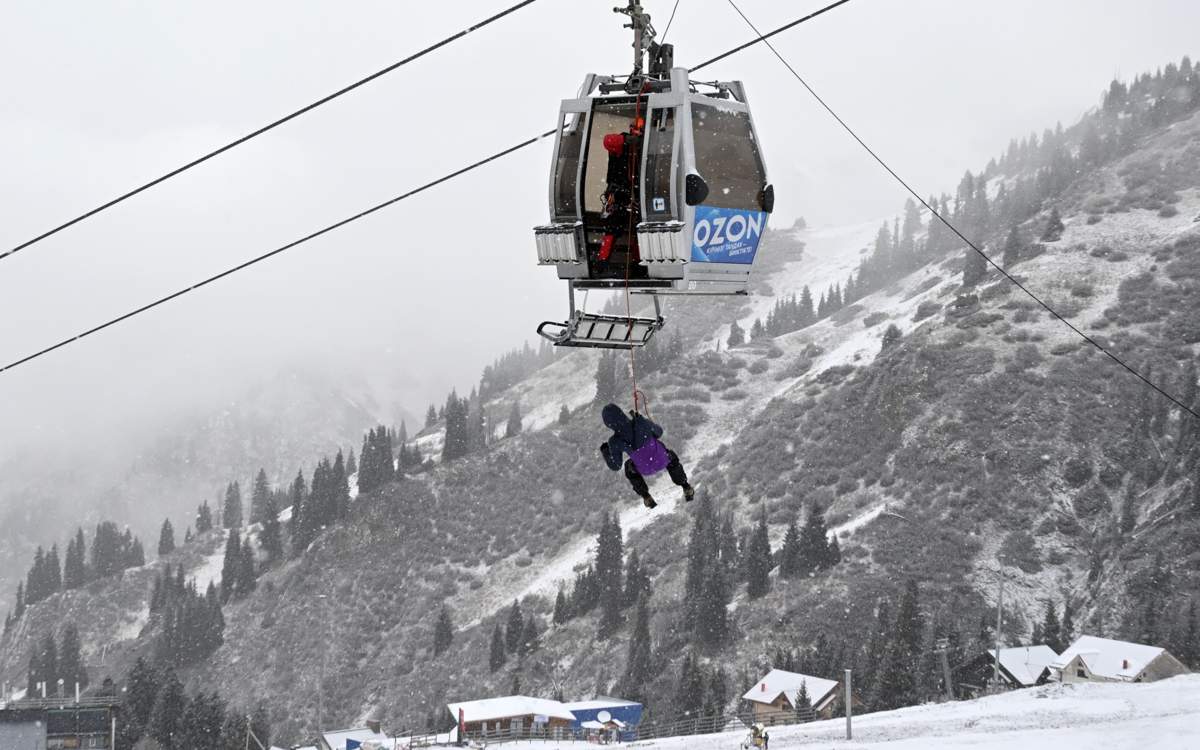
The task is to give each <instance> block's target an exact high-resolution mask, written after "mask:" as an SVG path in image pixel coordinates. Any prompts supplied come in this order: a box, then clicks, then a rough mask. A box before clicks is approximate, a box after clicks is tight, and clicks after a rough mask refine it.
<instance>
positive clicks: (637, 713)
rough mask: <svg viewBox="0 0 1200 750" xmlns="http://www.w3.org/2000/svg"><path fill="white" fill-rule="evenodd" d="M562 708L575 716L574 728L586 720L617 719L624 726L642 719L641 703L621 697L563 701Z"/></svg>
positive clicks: (639, 721) (636, 723)
mask: <svg viewBox="0 0 1200 750" xmlns="http://www.w3.org/2000/svg"><path fill="white" fill-rule="evenodd" d="M563 708H565V709H566V710H568V711H570V712H571V713H572V714H573V715H574V716H575V724H574V726H575V728H580V727H582V726H583V724H584V722H588V721H594V722H600V723H606V722H609V721H617V722H620V723H621V724H622V725H623V726H626V727H636V726H637V725H638V724H640V723H641V721H642V704H641V703H636V702H634V701H627V700H623V699H621V698H610V697H608V696H601V697H599V698H594V699H592V700H588V701H575V702H573V703H564V704H563Z"/></svg>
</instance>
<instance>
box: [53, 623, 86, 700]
mask: <svg viewBox="0 0 1200 750" xmlns="http://www.w3.org/2000/svg"><path fill="white" fill-rule="evenodd" d="M81 651H82V647H81V644H80V642H79V629H78V628H76V627H75V623H68V625H67V626H66V627H65V628H64V629H63V634H62V647H61V648H60V649H59V654H58V675H57V678H61V679H62V681H63V684H64V687H65V690H66V691H67V693H68V694H69V695H73V694H74V692H75V686H76V685H79V689H80V690H81V691H83V690H87V687H88V673H87V669H86V668H85V667H84V665H83V655H82V653H81ZM57 678H56V679H57Z"/></svg>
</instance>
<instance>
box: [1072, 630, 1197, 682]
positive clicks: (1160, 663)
mask: <svg viewBox="0 0 1200 750" xmlns="http://www.w3.org/2000/svg"><path fill="white" fill-rule="evenodd" d="M1188 671H1189V670H1188V668H1187V667H1185V666H1184V665H1183V663H1182V662H1180V661H1179V660H1178V659H1176V658H1175V657H1174V656H1172V655H1171V654H1170V653H1169V652H1168V651H1167V650H1166V649H1165V648H1161V647H1159V646H1145V645H1143V644H1140V643H1129V642H1128V641H1114V640H1112V639H1110V638H1098V637H1096V636H1094V635H1082V636H1080V637H1079V638H1076V639H1075V642H1074V643H1072V644H1071V645H1070V647H1069V648H1067V650H1066V651H1064V652H1063V653H1062V655H1061V656H1060V657H1058V659H1056V660H1055V661H1054V662H1053V663H1052V664H1051V665H1050V672H1051V675H1052V677H1053V678H1054V679H1055V680H1058V681H1059V682H1154V681H1155V680H1165V679H1166V678H1168V677H1175V676H1176V675H1181V674H1187V673H1188Z"/></svg>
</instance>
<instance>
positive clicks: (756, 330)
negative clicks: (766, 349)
mask: <svg viewBox="0 0 1200 750" xmlns="http://www.w3.org/2000/svg"><path fill="white" fill-rule="evenodd" d="M766 335H767V329H766V326H764V325H763V322H762V319H761V318H755V319H754V322H753V323H751V324H750V340H751V341H762V340H763V337H764V336H766Z"/></svg>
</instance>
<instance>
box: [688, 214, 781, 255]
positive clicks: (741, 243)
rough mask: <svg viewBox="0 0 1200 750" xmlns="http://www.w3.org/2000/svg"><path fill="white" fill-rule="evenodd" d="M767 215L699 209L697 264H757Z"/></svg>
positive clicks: (694, 237) (695, 236) (694, 238)
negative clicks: (755, 260)
mask: <svg viewBox="0 0 1200 750" xmlns="http://www.w3.org/2000/svg"><path fill="white" fill-rule="evenodd" d="M766 225H767V215H766V213H764V212H763V211H743V210H741V209H736V208H714V207H712V206H696V228H695V229H694V230H693V232H692V260H693V261H694V262H696V263H743V264H746V265H749V264H751V263H753V262H754V255H755V253H757V252H758V242H759V240H761V239H762V233H763V228H764V227H766Z"/></svg>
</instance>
